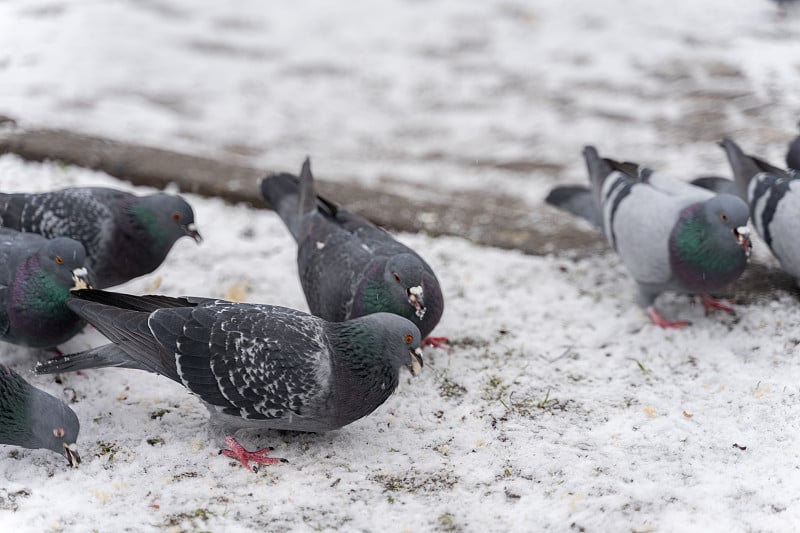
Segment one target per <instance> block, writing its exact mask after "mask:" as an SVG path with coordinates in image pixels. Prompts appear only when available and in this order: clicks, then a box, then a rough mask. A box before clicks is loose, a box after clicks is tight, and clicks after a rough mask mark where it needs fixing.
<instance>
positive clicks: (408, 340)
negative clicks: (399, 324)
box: [403, 335, 414, 344]
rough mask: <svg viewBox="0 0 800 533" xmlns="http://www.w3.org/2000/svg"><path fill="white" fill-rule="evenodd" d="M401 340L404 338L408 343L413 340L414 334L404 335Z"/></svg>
mask: <svg viewBox="0 0 800 533" xmlns="http://www.w3.org/2000/svg"><path fill="white" fill-rule="evenodd" d="M403 340H405V341H406V344H410V343H411V341H413V340H414V336H413V335H406V338H405V339H403Z"/></svg>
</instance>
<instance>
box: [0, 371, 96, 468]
mask: <svg viewBox="0 0 800 533" xmlns="http://www.w3.org/2000/svg"><path fill="white" fill-rule="evenodd" d="M79 431H80V423H79V422H78V417H77V416H75V412H74V411H73V410H72V409H70V408H69V406H67V404H65V403H64V402H62V401H61V400H59V399H57V398H55V397H54V396H51V395H50V394H47V393H46V392H44V391H43V390H41V389H37V388H36V387H34V386H32V385H31V384H30V383H28V382H27V381H25V380H24V379H23V378H22V376H20V375H19V374H17V373H16V372H14V371H13V370H11V369H10V368H9V367H7V366H5V365H0V444H11V445H13V446H22V447H23V448H30V449H37V448H46V449H48V450H52V451H54V452H56V453H59V454H61V455H63V456H65V457H66V458H67V461H69V465H70V466H72V467H76V466H78V463H80V462H81V456H80V455H79V454H78V448H77V446H76V444H75V442H76V441H77V440H78V432H79Z"/></svg>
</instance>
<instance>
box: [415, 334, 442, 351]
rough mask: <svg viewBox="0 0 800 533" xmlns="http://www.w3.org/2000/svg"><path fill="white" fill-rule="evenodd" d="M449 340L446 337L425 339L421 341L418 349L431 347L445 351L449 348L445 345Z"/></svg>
mask: <svg viewBox="0 0 800 533" xmlns="http://www.w3.org/2000/svg"><path fill="white" fill-rule="evenodd" d="M448 341H450V339H448V338H447V337H431V336H428V337H425V338H424V339H422V342H421V343H419V345H420V348H422V347H425V346H433V347H434V348H441V349H442V350H447V349H448V348H450V346H449V345H448V344H447V343H448Z"/></svg>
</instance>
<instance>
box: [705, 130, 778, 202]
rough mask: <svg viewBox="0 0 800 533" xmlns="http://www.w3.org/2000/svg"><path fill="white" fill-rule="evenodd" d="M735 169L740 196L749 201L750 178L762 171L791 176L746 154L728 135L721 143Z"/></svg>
mask: <svg viewBox="0 0 800 533" xmlns="http://www.w3.org/2000/svg"><path fill="white" fill-rule="evenodd" d="M719 145H720V146H721V147H722V149H723V150H725V154H726V155H727V156H728V161H729V162H730V164H731V169H732V170H733V177H734V178H735V180H736V188H737V192H738V195H739V197H741V198H742V199H744V200H745V201H747V191H748V189H749V187H750V180H752V179H753V178H754V177H755V176H757V175H758V174H761V173H762V172H769V173H771V174H775V175H776V176H778V177H789V176H788V175H787V174H786V171H784V170H783V169H780V168H778V167H775V166H772V165H770V164H769V163H767V162H766V161H763V160H761V159H758V158H757V157H753V156H750V155H747V154H745V153H744V152H743V151H742V149H741V148H740V147H739V145H738V144H736V143H735V142H733V141H732V140H731V139H728V138H727V137H726V138H725V139H722V141H721V142H720V143H719Z"/></svg>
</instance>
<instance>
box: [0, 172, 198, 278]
mask: <svg viewBox="0 0 800 533" xmlns="http://www.w3.org/2000/svg"><path fill="white" fill-rule="evenodd" d="M0 218H2V225H3V226H5V227H7V228H13V229H16V230H18V231H26V232H31V233H39V234H41V235H44V236H45V237H48V238H53V237H70V238H72V239H75V240H76V241H79V242H81V243H82V244H83V246H84V247H85V248H86V253H87V255H88V260H87V266H88V267H89V268H90V269H91V270H92V272H93V274H94V278H95V279H94V282H95V286H96V287H98V288H105V287H111V286H113V285H119V284H121V283H125V282H126V281H129V280H131V279H133V278H136V277H139V276H144V275H145V274H149V273H150V272H152V271H153V270H155V269H156V268H158V266H159V265H160V264H161V263H162V262H163V261H164V258H166V257H167V253H168V252H169V250H170V248H172V245H173V244H175V241H177V240H178V239H179V238H181V237H183V236H184V235H188V236H189V237H191V238H193V239H194V240H195V241H197V242H199V241H200V234H199V233H198V232H197V229H196V228H195V225H194V212H193V211H192V207H191V206H190V205H189V204H188V203H186V200H184V199H183V198H181V197H180V196H175V195H171V194H164V193H158V194H151V195H149V196H135V195H133V194H130V193H128V192H125V191H119V190H116V189H110V188H105V187H75V188H69V189H61V190H58V191H52V192H47V193H41V194H24V193H18V194H0Z"/></svg>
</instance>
